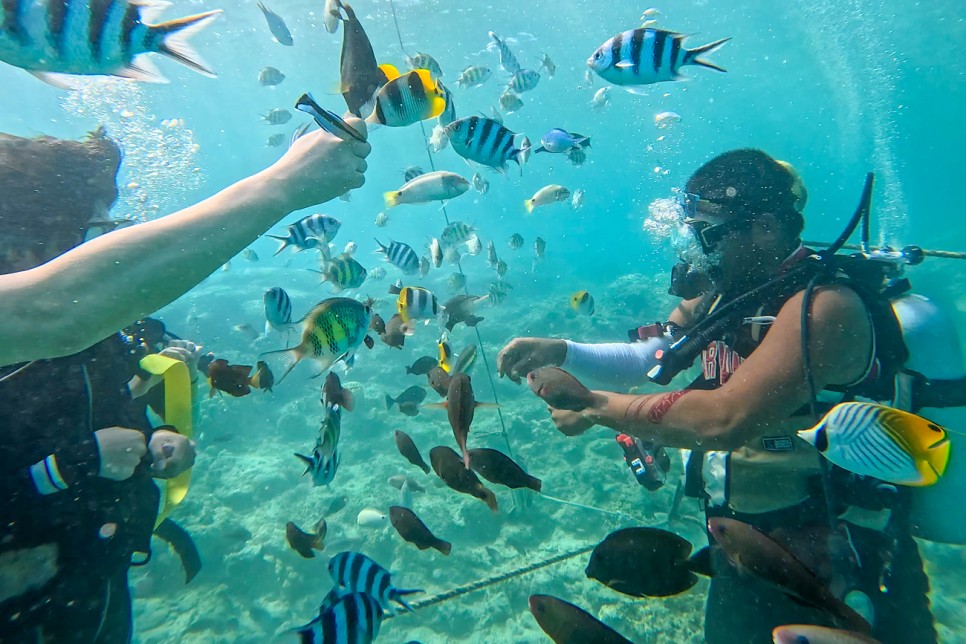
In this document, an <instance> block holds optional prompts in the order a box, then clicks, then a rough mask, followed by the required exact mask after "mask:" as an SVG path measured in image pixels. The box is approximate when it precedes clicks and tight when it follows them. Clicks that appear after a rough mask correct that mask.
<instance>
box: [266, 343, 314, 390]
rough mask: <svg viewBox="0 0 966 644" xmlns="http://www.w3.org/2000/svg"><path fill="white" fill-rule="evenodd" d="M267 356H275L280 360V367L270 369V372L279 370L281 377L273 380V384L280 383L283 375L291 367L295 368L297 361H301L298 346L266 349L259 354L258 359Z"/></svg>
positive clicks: (287, 372) (300, 351)
mask: <svg viewBox="0 0 966 644" xmlns="http://www.w3.org/2000/svg"><path fill="white" fill-rule="evenodd" d="M268 356H275V358H277V359H280V360H281V364H280V365H279V366H280V367H281V369H279V370H276V369H272V372H276V371H281V373H282V375H281V377H279V378H277V379H276V380H275V384H276V385H277V384H281V382H282V381H283V380H285V377H286V376H287V375H288V374H289V372H290V371H292V369H294V368H295V365H297V364H298V363H299V362H301V361H302V357H303V356H302V350H301V348H300V347H294V348H292V349H279V350H278V351H268V352H267V353H263V354H262V355H261V356H259V359H264V358H267V357H268Z"/></svg>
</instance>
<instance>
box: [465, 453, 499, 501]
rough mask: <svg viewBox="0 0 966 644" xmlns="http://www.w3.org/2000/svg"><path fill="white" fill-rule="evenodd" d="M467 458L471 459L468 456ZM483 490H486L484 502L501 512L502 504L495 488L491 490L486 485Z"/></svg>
mask: <svg viewBox="0 0 966 644" xmlns="http://www.w3.org/2000/svg"><path fill="white" fill-rule="evenodd" d="M466 460H469V459H468V458H467V459H466ZM466 469H469V468H468V467H467V468H466ZM483 490H484V491H485V492H486V494H485V498H484V499H483V502H484V503H486V507H488V508H490V509H491V510H493V512H499V511H500V504H499V503H498V502H497V500H496V494H494V493H493V490H490V489H489V488H486V487H484V488H483Z"/></svg>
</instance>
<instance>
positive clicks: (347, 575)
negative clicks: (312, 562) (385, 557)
mask: <svg viewBox="0 0 966 644" xmlns="http://www.w3.org/2000/svg"><path fill="white" fill-rule="evenodd" d="M329 574H330V575H332V579H333V580H335V583H336V585H338V586H342V587H343V588H346V589H347V590H350V591H355V592H358V593H365V594H366V595H369V596H370V597H372V598H373V599H375V600H376V601H377V602H378V603H379V606H381V607H382V609H383V610H385V611H387V612H391V611H392V610H393V608H392V604H391V603H390V602H393V601H394V602H397V603H399V604H400V605H401V606H402V607H403V608H405V609H406V610H408V611H410V612H416V611H414V610H413V608H412V606H410V605H409V603H408V602H406V600H405V599H403V597H404V596H406V595H412V594H414V593H421V592H423V591H422V590H421V589H412V590H403V589H399V588H396V587H395V586H393V585H392V579H391V577H392V574H391V573H390V572H389V571H388V570H386V569H385V568H383V567H382V566H380V565H379V564H378V563H376V562H375V561H373V560H372V559H370V558H369V557H367V556H365V555H364V554H362V553H361V552H340V553H339V554H337V555H335V556H334V557H332V559H330V560H329Z"/></svg>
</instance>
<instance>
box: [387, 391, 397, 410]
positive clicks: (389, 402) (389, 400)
mask: <svg viewBox="0 0 966 644" xmlns="http://www.w3.org/2000/svg"><path fill="white" fill-rule="evenodd" d="M395 402H396V401H395V400H394V399H393V397H392V396H390V395H389V394H386V409H387V410H388V409H392V406H393V405H394V404H395Z"/></svg>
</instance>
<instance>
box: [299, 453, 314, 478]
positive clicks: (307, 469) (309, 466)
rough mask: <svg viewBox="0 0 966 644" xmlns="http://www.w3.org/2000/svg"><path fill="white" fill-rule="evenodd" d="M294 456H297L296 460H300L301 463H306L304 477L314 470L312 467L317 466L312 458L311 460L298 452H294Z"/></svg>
mask: <svg viewBox="0 0 966 644" xmlns="http://www.w3.org/2000/svg"><path fill="white" fill-rule="evenodd" d="M294 454H295V456H296V458H298V459H299V460H300V461H302V462H303V463H305V471H304V472H302V476H305V475H306V474H308V473H309V472H310V471H311V470H312V466H313V465H314V464H315V461H313V460H312V459H311V458H309V457H308V456H306V455H305V454H299V453H298V452H294Z"/></svg>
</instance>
